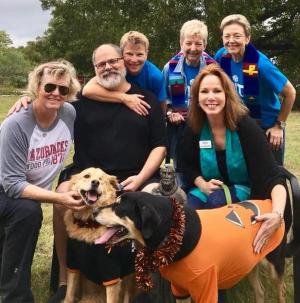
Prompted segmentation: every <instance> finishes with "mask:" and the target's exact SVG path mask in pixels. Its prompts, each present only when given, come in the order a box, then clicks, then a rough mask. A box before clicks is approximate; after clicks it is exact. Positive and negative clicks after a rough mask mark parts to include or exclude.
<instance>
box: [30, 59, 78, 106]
mask: <svg viewBox="0 0 300 303" xmlns="http://www.w3.org/2000/svg"><path fill="white" fill-rule="evenodd" d="M45 74H47V75H51V76H53V77H54V78H55V79H60V78H61V77H64V76H69V77H70V83H69V93H68V95H67V99H68V100H72V99H74V98H75V96H76V93H77V92H78V91H79V90H80V88H81V86H80V83H79V81H78V79H77V75H76V70H75V68H74V66H73V65H72V64H71V63H70V62H68V61H67V60H57V61H50V62H47V63H43V64H40V65H39V66H37V67H36V68H35V69H34V70H33V71H32V72H30V73H29V75H28V86H27V93H28V94H29V95H30V97H31V98H32V99H36V98H37V97H38V88H39V85H40V84H41V82H42V78H43V76H44V75H45Z"/></svg>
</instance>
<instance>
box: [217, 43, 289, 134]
mask: <svg viewBox="0 0 300 303" xmlns="http://www.w3.org/2000/svg"><path fill="white" fill-rule="evenodd" d="M226 53H227V50H226V49H225V48H224V47H223V48H221V49H219V50H218V52H217V53H216V55H215V60H216V61H217V62H218V63H221V57H222V55H223V54H226ZM258 54H259V59H258V79H259V95H258V96H257V97H256V98H255V99H254V98H249V97H248V96H245V95H244V83H243V74H242V69H243V60H241V61H239V62H234V61H233V60H231V74H232V75H231V80H232V81H233V83H234V84H235V88H236V90H237V92H238V94H239V95H240V97H241V98H242V99H243V101H244V103H245V105H246V106H247V107H248V108H249V109H250V115H252V116H253V117H254V118H256V115H257V113H256V112H255V110H256V108H257V107H259V108H260V115H261V126H262V127H263V128H265V129H266V128H270V127H272V126H273V125H274V124H275V122H276V120H277V117H278V115H279V111H280V108H281V103H280V99H279V96H278V95H279V94H280V93H281V92H282V90H283V88H284V86H285V85H286V83H287V81H288V79H287V78H286V77H285V76H284V75H283V74H282V73H281V72H280V71H279V69H278V68H277V67H276V66H275V65H274V64H273V63H272V62H271V61H270V59H268V58H267V57H266V56H265V55H264V54H263V53H261V52H259V51H258Z"/></svg>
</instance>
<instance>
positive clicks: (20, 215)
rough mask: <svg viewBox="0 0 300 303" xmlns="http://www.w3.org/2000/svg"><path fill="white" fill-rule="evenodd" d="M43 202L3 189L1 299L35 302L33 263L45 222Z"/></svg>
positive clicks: (3, 301)
mask: <svg viewBox="0 0 300 303" xmlns="http://www.w3.org/2000/svg"><path fill="white" fill-rule="evenodd" d="M42 220H43V214H42V210H41V206H40V203H39V202H36V201H33V200H29V199H12V198H9V197H7V196H6V194H4V192H3V190H1V189H0V260H1V262H0V302H1V303H25V302H26V303H32V302H34V300H33V296H32V292H31V265H32V260H33V255H34V251H35V247H36V243H37V239H38V235H39V230H40V227H41V224H42Z"/></svg>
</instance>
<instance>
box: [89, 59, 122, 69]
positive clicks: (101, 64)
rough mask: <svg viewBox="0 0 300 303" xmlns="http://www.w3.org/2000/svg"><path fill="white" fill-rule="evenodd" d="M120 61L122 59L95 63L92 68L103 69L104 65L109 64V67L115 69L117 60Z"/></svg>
mask: <svg viewBox="0 0 300 303" xmlns="http://www.w3.org/2000/svg"><path fill="white" fill-rule="evenodd" d="M121 59H123V57H119V58H113V59H109V60H106V61H100V62H98V63H96V64H95V65H94V66H95V67H96V68H98V69H105V67H106V64H109V65H110V66H112V67H115V66H116V65H117V64H118V62H119V60H121Z"/></svg>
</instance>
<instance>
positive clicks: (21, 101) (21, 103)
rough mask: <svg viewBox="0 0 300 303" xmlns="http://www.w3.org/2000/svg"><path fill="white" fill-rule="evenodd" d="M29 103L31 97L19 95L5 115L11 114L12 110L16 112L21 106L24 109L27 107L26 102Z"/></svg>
mask: <svg viewBox="0 0 300 303" xmlns="http://www.w3.org/2000/svg"><path fill="white" fill-rule="evenodd" d="M30 103H31V99H30V97H29V96H23V97H21V98H20V99H19V100H18V101H16V103H15V104H14V105H13V106H12V107H11V108H10V109H9V111H8V113H7V116H9V115H11V114H13V113H14V112H18V111H19V110H20V109H21V108H22V107H24V108H25V109H27V108H28V104H30Z"/></svg>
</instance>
